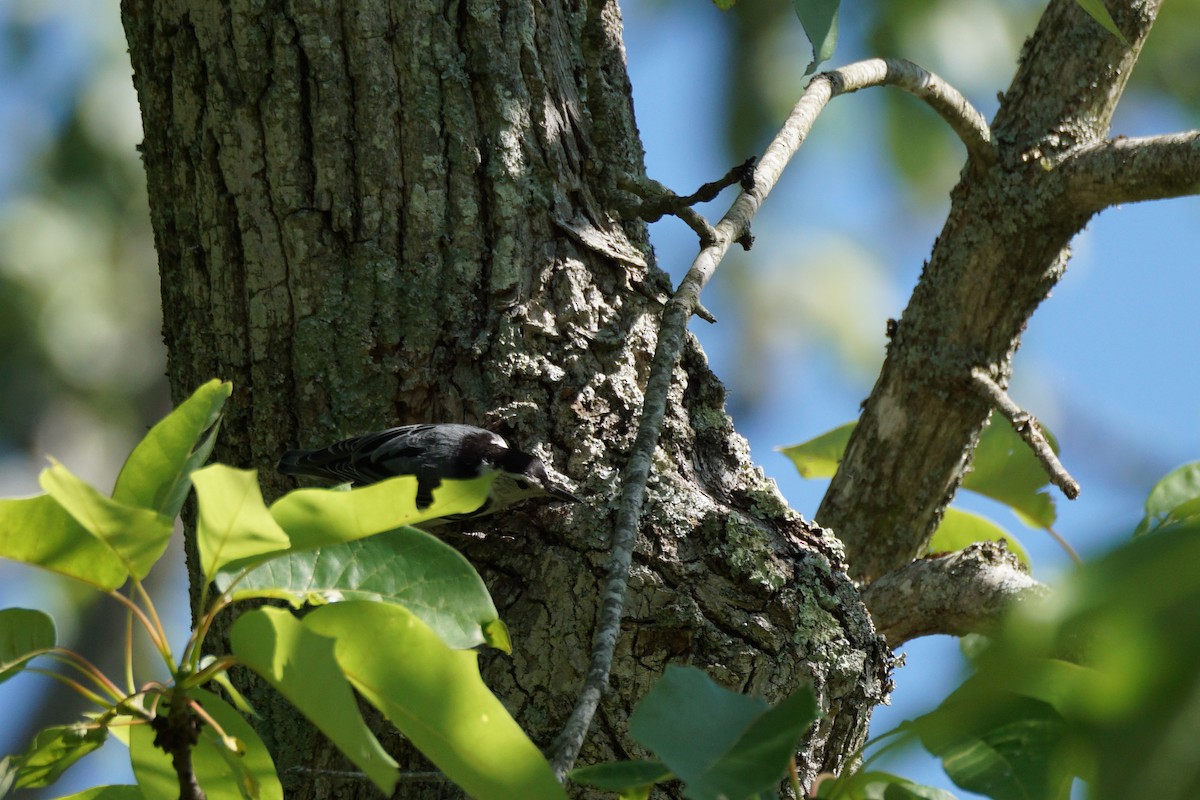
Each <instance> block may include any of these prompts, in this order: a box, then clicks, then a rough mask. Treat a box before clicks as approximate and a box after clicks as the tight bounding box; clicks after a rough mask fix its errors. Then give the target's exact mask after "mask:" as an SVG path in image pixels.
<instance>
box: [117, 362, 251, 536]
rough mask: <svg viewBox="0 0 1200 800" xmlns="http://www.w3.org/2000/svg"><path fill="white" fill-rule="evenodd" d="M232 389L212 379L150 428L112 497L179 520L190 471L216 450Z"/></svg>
mask: <svg viewBox="0 0 1200 800" xmlns="http://www.w3.org/2000/svg"><path fill="white" fill-rule="evenodd" d="M232 391H233V384H231V383H228V382H224V383H223V382H221V381H219V380H215V379H214V380H211V381H209V382H208V383H206V384H204V385H203V386H201V387H200V388H199V389H197V390H196V391H195V392H194V393H193V394H192V396H191V397H189V398H188V399H187V400H185V401H183V402H182V403H180V405H179V407H178V408H176V409H175V410H174V411H172V412H171V413H170V414H168V415H167V416H166V417H164V418H163V419H162V420H161V421H160V422H159V423H158V424H156V425H155V426H154V427H153V428H151V429H150V432H149V433H147V434H146V435H145V437H143V438H142V441H141V442H139V443H138V445H137V447H135V448H133V452H132V453H130V454H129V458H128V459H126V461H125V465H124V466H123V467H122V468H121V473H120V474H119V475H118V476H117V483H116V485H115V486H114V487H113V495H112V496H113V499H114V500H116V501H118V502H120V503H124V504H126V505H131V506H138V507H140V508H148V509H150V510H152V511H157V512H158V513H160V514H162V515H163V516H165V517H167V518H168V519H174V518H175V517H176V516H177V515H178V514H179V509H180V508H182V507H183V501H184V499H185V498H186V497H187V493H188V490H189V489H190V488H191V481H190V479H189V477H190V475H191V472H192V471H193V470H195V469H197V468H198V467H199V466H200V465H201V464H203V463H204V462H205V461H206V460H207V459H208V455H209V453H210V452H212V448H213V444H214V443H215V441H216V434H217V421H218V420H219V419H220V418H221V409H222V408H223V407H224V405H225V401H226V400H227V399H228V398H229V395H230V393H231V392H232Z"/></svg>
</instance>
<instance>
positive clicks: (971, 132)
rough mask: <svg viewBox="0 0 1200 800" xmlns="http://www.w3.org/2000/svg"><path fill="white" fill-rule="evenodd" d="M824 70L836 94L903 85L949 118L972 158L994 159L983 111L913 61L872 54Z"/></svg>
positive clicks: (952, 127)
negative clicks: (833, 68) (876, 56)
mask: <svg viewBox="0 0 1200 800" xmlns="http://www.w3.org/2000/svg"><path fill="white" fill-rule="evenodd" d="M881 72H882V74H881ZM823 74H824V75H828V76H829V77H830V78H831V80H833V81H834V94H835V95H837V94H845V93H847V92H856V91H858V90H859V89H865V88H866V87H868V86H880V85H888V86H895V87H897V88H900V89H903V90H904V91H906V92H908V93H910V94H912V95H913V96H915V97H917V98H919V99H921V100H924V101H925V103H926V104H927V105H928V106H929V107H930V108H932V109H933V110H934V111H936V112H937V114H938V115H939V116H940V117H941V118H942V119H944V120H945V121H946V123H947V124H948V125H949V126H950V128H951V130H953V131H954V132H955V134H957V135H958V138H959V139H961V140H962V143H963V144H964V145H965V146H966V148H967V155H968V156H969V158H970V159H971V160H972V161H974V162H976V163H977V164H981V165H987V164H991V163H994V162H995V160H996V148H995V145H994V143H993V141H992V132H991V129H990V128H989V127H988V123H987V119H986V118H984V116H983V114H981V113H979V111H978V110H977V109H976V108H975V107H974V106H972V105H971V104H970V102H968V101H967V98H965V97H963V96H962V93H961V92H959V91H958V90H957V89H955V88H954V87H953V86H951V85H950V84H948V83H946V82H945V81H944V80H942V79H941V78H940V77H939V76H938V75H936V74H934V73H932V72H930V71H928V70H926V69H923V68H922V67H919V66H917V65H916V64H914V63H912V62H911V61H907V60H905V59H902V58H872V59H868V60H867V61H859V62H858V63H856V64H850V65H849V66H846V67H842V68H841V69H837V70H834V71H833V72H827V73H823ZM817 77H821V76H820V75H818V76H817Z"/></svg>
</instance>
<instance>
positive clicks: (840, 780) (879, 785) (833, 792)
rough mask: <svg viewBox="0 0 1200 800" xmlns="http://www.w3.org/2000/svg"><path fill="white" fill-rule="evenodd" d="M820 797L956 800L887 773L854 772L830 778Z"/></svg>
mask: <svg viewBox="0 0 1200 800" xmlns="http://www.w3.org/2000/svg"><path fill="white" fill-rule="evenodd" d="M816 796H817V797H818V798H837V800H955V797H954V795H952V794H951V793H950V792H947V791H945V790H944V789H935V788H933V787H932V786H922V785H921V784H919V783H913V782H912V781H910V780H908V779H907V778H902V777H900V776H899V775H892V774H890V773H887V772H876V771H872V772H852V773H848V774H845V775H840V776H838V777H836V778H833V777H827V778H825V779H824V780H822V781H821V783H820V786H819V787H818V788H817V795H816Z"/></svg>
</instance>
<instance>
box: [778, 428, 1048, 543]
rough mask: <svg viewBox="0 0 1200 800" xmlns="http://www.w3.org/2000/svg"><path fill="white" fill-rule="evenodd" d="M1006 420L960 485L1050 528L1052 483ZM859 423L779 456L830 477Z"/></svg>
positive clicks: (986, 435) (989, 433)
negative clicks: (1047, 489)
mask: <svg viewBox="0 0 1200 800" xmlns="http://www.w3.org/2000/svg"><path fill="white" fill-rule="evenodd" d="M1002 422H1003V421H1002V420H997V421H996V422H995V423H994V424H991V425H989V426H988V427H987V428H985V429H984V431H983V434H982V435H981V436H980V438H979V446H978V447H976V448H975V455H974V457H973V458H972V461H971V470H970V471H969V472H968V473H967V474H966V475H965V476H964V477H963V482H962V487H963V488H964V489H969V490H971V491H973V492H976V493H978V494H982V495H984V496H985V497H990V498H992V499H993V500H998V501H1000V502H1001V503H1004V504H1005V505H1007V506H1008V507H1009V508H1011V509H1012V510H1013V512H1014V513H1015V514H1016V515H1017V517H1018V518H1019V519H1020V520H1021V521H1022V522H1024V523H1025V524H1026V525H1029V526H1030V527H1033V528H1047V527H1049V526H1051V525H1053V524H1054V520H1055V517H1056V515H1055V511H1054V500H1053V499H1052V498H1051V496H1050V495H1049V493H1047V492H1045V491H1042V490H1043V489H1045V488H1046V487H1048V486H1049V485H1050V479H1049V478H1048V477H1046V473H1045V470H1043V469H1042V466H1041V464H1040V463H1038V460H1037V458H1036V457H1035V456H1034V455H1033V453H1032V452H1030V450H1029V447H1028V446H1027V445H1026V444H1025V443H1024V442H1023V441H1022V440H1021V437H1019V436H1018V435H1017V434H1016V432H1015V431H1014V430H1013V429H1012V427H1011V426H1009V425H1007V424H1001V423H1002ZM856 424H857V423H854V422H849V423H846V424H845V425H841V426H839V427H837V428H834V429H833V430H831V431H828V432H826V433H823V434H821V435H820V436H818V437H816V438H815V439H810V440H808V441H807V442H803V443H801V444H796V445H791V446H789V447H781V448H779V449H780V452H782V453H783V454H784V455H786V456H787V457H788V458H790V459H791V460H792V463H793V464H795V466H796V469H797V471H799V473H800V475H801V477H804V478H828V477H832V476H833V474H834V473H835V472H837V467H838V463H839V462H841V460H842V455H843V454H844V453H845V452H846V444H847V443H848V442H849V441H850V435H851V434H852V433H853V432H854V426H855V425H856ZM1042 431H1043V432H1044V433H1045V434H1046V439H1047V440H1048V441H1049V442H1050V446H1051V449H1053V450H1054V452H1056V453H1057V452H1058V443H1057V441H1056V440H1055V438H1054V434H1052V433H1051V432H1050V431H1049V430H1047V429H1046V427H1045V426H1042Z"/></svg>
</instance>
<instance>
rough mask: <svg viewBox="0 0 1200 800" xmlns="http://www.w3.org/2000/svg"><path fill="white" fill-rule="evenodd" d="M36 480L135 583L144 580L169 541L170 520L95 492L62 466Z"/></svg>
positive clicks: (58, 465) (54, 466)
mask: <svg viewBox="0 0 1200 800" xmlns="http://www.w3.org/2000/svg"><path fill="white" fill-rule="evenodd" d="M39 481H40V482H41V484H42V488H43V489H45V490H46V493H47V494H49V495H50V496H51V497H53V498H54V499H55V501H57V502H58V504H59V505H61V506H62V507H63V508H65V509H66V510H67V513H68V514H70V515H71V516H72V517H74V518H75V521H76V522H78V523H79V524H80V525H82V526H83V527H84V528H85V529H86V530H87V531H88V532H89V533H91V534H92V535H93V536H95V537H96V538H97V539H99V540H100V541H101V542H103V543H104V544H106V545H107V546H108V547H109V548H110V549H111V550H112V552H113V553H114V554H115V555H116V556H117V558H119V559H121V561H122V563H124V564H125V568H126V569H127V570H128V571H129V573H130V574H131V575H133V576H134V577H135V578H137V579H138V580H141V579H142V578H144V577H146V574H147V573H149V572H150V568H151V567H153V566H154V564H155V562H156V561H158V559H159V557H161V556H162V554H163V551H165V550H166V549H167V542H168V541H170V538H171V529H172V521H171V520H170V519H168V518H166V517H164V516H162V515H161V514H159V513H157V512H154V511H151V510H149V509H146V508H139V507H137V506H129V505H125V504H124V503H121V502H118V501H116V500H113V499H112V498H109V497H106V496H104V495H103V494H101V493H100V492H98V491H97V490H96V489H95V488H94V487H92V486H91V485H90V484H88V483H87V482H85V481H83V480H81V479H79V478H77V477H76V476H75V475H73V474H72V473H71V472H70V470H68V469H67V468H66V467H64V466H63V465H62V464H58V463H55V464H53V465H51V466H49V467H47V468H46V469H44V470H42V474H41V475H40V476H39Z"/></svg>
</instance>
